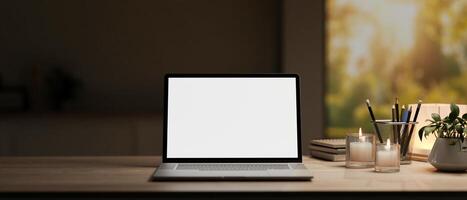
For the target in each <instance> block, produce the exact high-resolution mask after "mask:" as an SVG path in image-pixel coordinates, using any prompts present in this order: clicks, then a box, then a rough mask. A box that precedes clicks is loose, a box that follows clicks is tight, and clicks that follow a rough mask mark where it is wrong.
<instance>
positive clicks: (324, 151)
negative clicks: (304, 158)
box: [309, 139, 346, 161]
mask: <svg viewBox="0 0 467 200" xmlns="http://www.w3.org/2000/svg"><path fill="white" fill-rule="evenodd" d="M309 148H310V152H311V156H313V157H315V158H320V159H324V160H329V161H345V152H346V151H345V139H319V140H311V141H310V146H309Z"/></svg>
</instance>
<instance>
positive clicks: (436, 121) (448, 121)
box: [418, 104, 467, 142]
mask: <svg viewBox="0 0 467 200" xmlns="http://www.w3.org/2000/svg"><path fill="white" fill-rule="evenodd" d="M459 114H460V113H459V106H457V105H456V104H451V113H449V115H448V116H446V117H444V118H443V119H441V116H439V114H438V113H432V114H431V118H432V119H428V120H427V121H429V122H431V123H430V124H428V125H426V126H424V127H422V128H421V129H420V130H419V131H418V135H419V136H420V141H421V140H422V138H423V136H425V137H427V136H428V135H430V134H434V135H435V136H436V137H440V138H457V139H459V140H460V141H461V142H464V137H465V136H466V134H467V113H465V114H464V115H462V117H460V116H459Z"/></svg>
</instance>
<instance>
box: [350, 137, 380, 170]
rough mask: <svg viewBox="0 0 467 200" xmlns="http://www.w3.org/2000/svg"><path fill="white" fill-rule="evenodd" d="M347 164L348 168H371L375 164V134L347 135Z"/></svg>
mask: <svg viewBox="0 0 467 200" xmlns="http://www.w3.org/2000/svg"><path fill="white" fill-rule="evenodd" d="M345 142H346V149H347V151H346V156H345V166H346V167H347V168H371V167H373V166H374V165H375V153H374V152H375V136H374V135H373V134H362V133H350V134H348V135H347V137H346V141H345Z"/></svg>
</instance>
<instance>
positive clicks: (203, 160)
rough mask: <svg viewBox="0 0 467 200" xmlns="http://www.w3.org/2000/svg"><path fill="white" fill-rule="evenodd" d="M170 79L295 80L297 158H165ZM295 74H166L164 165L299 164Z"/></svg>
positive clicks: (298, 118)
mask: <svg viewBox="0 0 467 200" xmlns="http://www.w3.org/2000/svg"><path fill="white" fill-rule="evenodd" d="M170 78H295V86H296V87H295V88H296V112H297V157H296V158H167V134H168V133H167V126H168V120H167V118H168V92H169V91H168V88H169V79H170ZM299 82H300V80H299V76H298V75H297V74H166V75H165V77H164V87H165V88H164V122H163V123H164V130H163V152H162V162H164V163H287V162H293V163H301V162H302V151H301V148H302V147H301V144H302V143H301V117H300V115H301V112H300V84H299Z"/></svg>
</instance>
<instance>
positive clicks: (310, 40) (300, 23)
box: [282, 0, 325, 153]
mask: <svg viewBox="0 0 467 200" xmlns="http://www.w3.org/2000/svg"><path fill="white" fill-rule="evenodd" d="M324 7H325V0H314V1H309V0H285V1H284V8H283V9H284V12H283V30H284V32H283V62H282V66H283V69H284V71H285V72H288V73H297V74H300V78H301V84H302V86H303V87H302V88H301V105H302V107H301V109H302V121H303V123H302V147H303V148H302V149H303V152H304V153H307V152H308V144H309V141H310V139H317V138H323V137H324V117H323V116H324V82H325V81H324V80H325V71H324V69H325V55H324V44H325V43H324V40H325V37H324V32H325V28H324V27H325V26H324V20H325V12H324Z"/></svg>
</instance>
